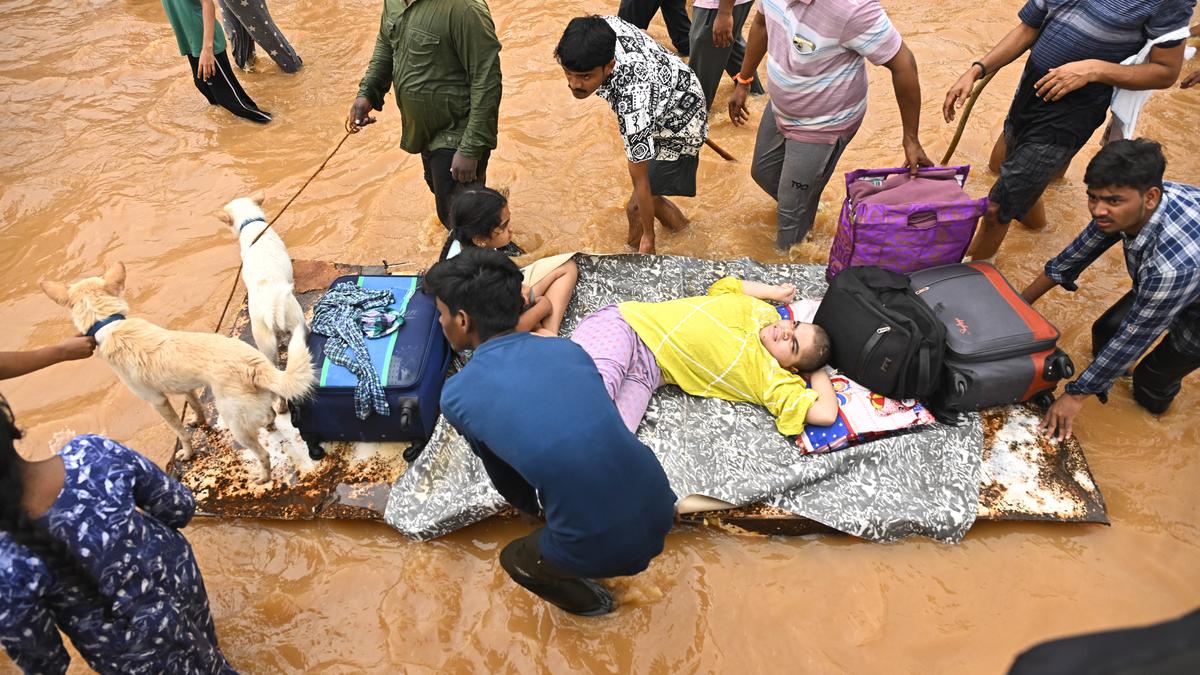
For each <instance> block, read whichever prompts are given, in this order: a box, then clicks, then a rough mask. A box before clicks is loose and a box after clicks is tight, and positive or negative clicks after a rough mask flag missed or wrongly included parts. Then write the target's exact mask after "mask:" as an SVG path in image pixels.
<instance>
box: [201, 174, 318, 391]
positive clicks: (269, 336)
mask: <svg viewBox="0 0 1200 675" xmlns="http://www.w3.org/2000/svg"><path fill="white" fill-rule="evenodd" d="M262 203H263V194H262V193H261V192H259V193H257V194H255V195H254V196H252V197H239V198H237V199H235V200H233V201H231V202H229V203H228V204H226V205H225V208H224V210H222V211H220V212H219V213H218V214H217V215H218V217H220V219H221V220H223V221H225V223H226V224H228V225H229V227H230V228H231V229H232V230H233V233H234V234H235V235H237V237H238V240H239V241H240V242H241V252H242V281H243V282H244V283H245V284H246V303H247V304H248V305H249V309H250V332H251V334H252V335H254V344H256V345H258V351H260V352H262V353H263V355H264V356H266V357H267V358H268V359H270V360H271V363H273V364H275V365H279V342H278V336H279V335H280V334H281V333H282V334H287V335H289V336H290V337H289V340H291V341H295V340H304V338H305V336H306V330H307V327H306V326H305V325H304V310H303V309H302V308H301V307H300V303H299V302H298V301H297V300H296V296H295V295H294V291H295V285H294V282H293V280H292V258H291V256H289V255H288V252H287V248H286V247H284V245H283V240H282V239H280V238H279V235H278V234H275V230H274V229H272V228H271V227H270V226H269V225H268V224H267V219H266V216H264V215H263V210H262ZM275 410H276V412H279V413H284V412H286V411H287V402H286V401H284V400H283V399H280V400H278V401H277V402H276V407H275Z"/></svg>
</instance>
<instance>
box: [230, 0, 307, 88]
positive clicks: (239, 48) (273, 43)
mask: <svg viewBox="0 0 1200 675" xmlns="http://www.w3.org/2000/svg"><path fill="white" fill-rule="evenodd" d="M220 2H221V25H223V26H224V27H225V34H226V35H227V36H228V37H229V52H230V53H231V54H233V60H234V62H235V63H237V66H238V68H241V69H242V70H245V69H246V66H247V65H249V64H250V63H251V62H253V61H254V43H256V42H257V43H258V44H259V46H261V47H262V48H263V51H265V52H267V55H268V56H270V57H271V60H273V61H274V62H275V63H278V64H279V69H280V70H282V71H283V72H285V73H294V72H296V71H297V70H300V66H302V65H303V64H304V61H302V60H301V59H300V55H299V54H297V53H296V50H295V49H292V45H291V44H290V43H289V42H288V41H287V38H286V37H284V36H283V33H282V32H281V31H280V30H279V27H278V26H276V25H275V21H274V20H273V19H272V18H271V12H270V10H268V9H267V0H220Z"/></svg>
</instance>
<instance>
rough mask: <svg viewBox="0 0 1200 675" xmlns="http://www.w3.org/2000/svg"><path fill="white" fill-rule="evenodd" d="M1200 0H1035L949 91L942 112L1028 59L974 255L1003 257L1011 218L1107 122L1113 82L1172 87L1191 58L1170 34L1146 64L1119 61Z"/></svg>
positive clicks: (1021, 214) (1025, 209)
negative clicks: (1006, 68) (978, 85)
mask: <svg viewBox="0 0 1200 675" xmlns="http://www.w3.org/2000/svg"><path fill="white" fill-rule="evenodd" d="M1195 6H1196V0H1027V1H1026V3H1025V6H1024V7H1022V8H1021V11H1020V12H1019V13H1018V15H1017V16H1018V17H1019V18H1020V23H1019V24H1018V25H1017V27H1016V28H1014V29H1012V30H1011V31H1009V33H1008V35H1006V36H1004V37H1003V38H1002V39H1001V40H1000V42H999V43H997V44H996V46H995V47H993V48H992V50H991V51H990V52H988V53H987V55H986V56H984V57H983V58H981V59H979V60H978V61H975V62H973V63H972V64H971V67H970V68H968V69H967V72H965V73H963V75H962V76H961V77H960V78H959V79H958V82H956V83H955V84H954V86H953V87H951V88H950V90H949V91H948V92H946V100H945V102H944V103H943V104H942V114H943V115H944V116H945V118H946V121H947V122H949V121H951V120H953V119H954V114H955V109H956V108H958V107H960V106H962V104H963V102H965V101H966V100H967V98H969V97H970V93H971V89H972V88H973V87H974V85H975V80H977V79H981V78H983V77H985V76H986V75H987V74H988V73H993V72H995V71H997V70H999V69H1000V68H1003V67H1004V66H1006V65H1008V64H1009V63H1012V62H1013V61H1015V60H1016V59H1017V58H1018V57H1019V56H1021V55H1022V54H1024V53H1025V52H1026V51H1027V50H1028V51H1029V60H1028V61H1026V63H1025V71H1024V72H1023V73H1022V75H1021V82H1020V84H1019V85H1017V92H1016V94H1015V95H1014V96H1013V101H1012V105H1011V107H1010V108H1009V110H1008V118H1007V119H1006V120H1005V121H1004V146H1005V152H1006V155H1005V157H1004V160H1003V163H1002V164H1001V165H1000V178H999V180H997V181H996V184H995V185H993V186H992V190H991V192H990V193H989V194H988V201H989V202H990V204H989V205H988V211H987V213H986V214H985V215H984V218H983V224H982V226H981V227H980V228H979V231H978V232H977V233H976V235H975V241H974V242H972V243H971V248H970V250H969V251H968V254H969V255H970V256H971V257H972V258H973V259H975V260H983V259H990V258H993V257H995V255H996V251H998V250H999V249H1000V244H1001V243H1002V242H1003V241H1004V236H1005V234H1007V232H1008V224H1009V223H1010V222H1012V221H1013V220H1024V219H1025V218H1026V217H1027V216H1028V214H1029V213H1030V211H1032V210H1033V209H1034V205H1035V204H1037V202H1038V199H1039V198H1040V197H1041V196H1042V192H1043V191H1044V190H1045V189H1046V185H1048V184H1049V183H1050V181H1051V180H1053V179H1054V178H1055V176H1057V175H1059V174H1060V173H1061V172H1062V171H1063V170H1065V169H1066V167H1067V165H1068V164H1070V162H1071V158H1072V157H1074V156H1075V153H1077V152H1079V149H1080V148H1082V147H1083V145H1084V144H1085V143H1086V142H1087V140H1088V138H1090V137H1091V135H1092V133H1093V132H1094V131H1095V130H1096V129H1097V128H1098V127H1099V126H1100V124H1101V123H1102V122H1104V118H1105V115H1106V114H1107V112H1108V107H1109V104H1110V103H1111V102H1112V93H1113V87H1114V86H1116V87H1120V88H1122V89H1164V88H1166V87H1169V86H1171V85H1172V84H1173V83H1174V82H1175V79H1176V78H1177V77H1179V70H1180V68H1181V67H1182V65H1183V42H1182V41H1167V42H1161V43H1159V44H1156V45H1155V46H1154V48H1153V49H1151V50H1150V56H1149V60H1148V61H1147V62H1146V63H1142V64H1138V65H1128V66H1123V65H1121V62H1122V61H1124V60H1125V59H1127V58H1129V57H1130V56H1133V55H1134V54H1136V53H1137V52H1138V51H1140V50H1141V48H1142V46H1143V45H1145V43H1146V41H1147V40H1153V39H1155V38H1159V37H1162V36H1164V35H1167V34H1168V33H1171V32H1174V31H1176V30H1179V29H1180V28H1186V27H1187V24H1188V21H1189V20H1190V19H1191V17H1192V10H1193V8H1194V7H1195Z"/></svg>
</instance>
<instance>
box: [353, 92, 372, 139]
mask: <svg viewBox="0 0 1200 675" xmlns="http://www.w3.org/2000/svg"><path fill="white" fill-rule="evenodd" d="M374 123H375V118H374V117H371V100H370V99H368V98H367V97H366V96H359V97H358V98H356V99H354V103H352V104H351V105H350V115H349V117H347V118H346V131H349V132H350V133H352V134H357V133H358V132H359V130H361V129H362V128H363V127H365V126H367V125H368V124H374Z"/></svg>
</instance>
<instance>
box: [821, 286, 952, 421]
mask: <svg viewBox="0 0 1200 675" xmlns="http://www.w3.org/2000/svg"><path fill="white" fill-rule="evenodd" d="M813 323H815V324H817V325H818V326H820V327H821V328H824V329H825V332H826V333H828V334H829V341H830V343H831V345H832V354H831V357H830V363H831V365H833V367H834V368H837V369H838V370H840V371H841V372H842V373H844V374H845V375H846V377H849V378H850V379H852V380H854V381H855V382H858V383H859V384H861V385H863V386H864V387H866V388H868V389H870V390H871V391H873V392H875V393H878V394H882V395H884V396H887V397H888V398H896V399H906V398H911V399H922V398H925V397H927V396H929V395H930V394H932V393H933V392H934V390H936V389H937V387H938V385H939V384H940V383H941V375H942V356H943V354H945V352H946V327H945V326H944V325H942V322H941V321H940V320H939V319H938V318H937V315H935V314H934V313H933V311H932V310H931V309H930V308H929V306H928V305H927V304H925V303H924V302H922V301H921V299H920V298H919V297H917V295H916V294H915V293H914V292H913V290H912V288H911V287H909V285H908V279H907V278H905V277H904V276H902V275H900V274H896V273H895V272H889V271H888V270H885V269H882V268H879V267H849V268H847V269H844V270H842V271H841V273H839V274H838V275H837V276H836V277H834V278H833V281H832V282H830V284H829V290H828V291H827V292H826V293H825V298H824V299H823V300H822V301H821V306H820V308H818V309H817V315H816V317H815V318H814V319H813Z"/></svg>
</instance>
